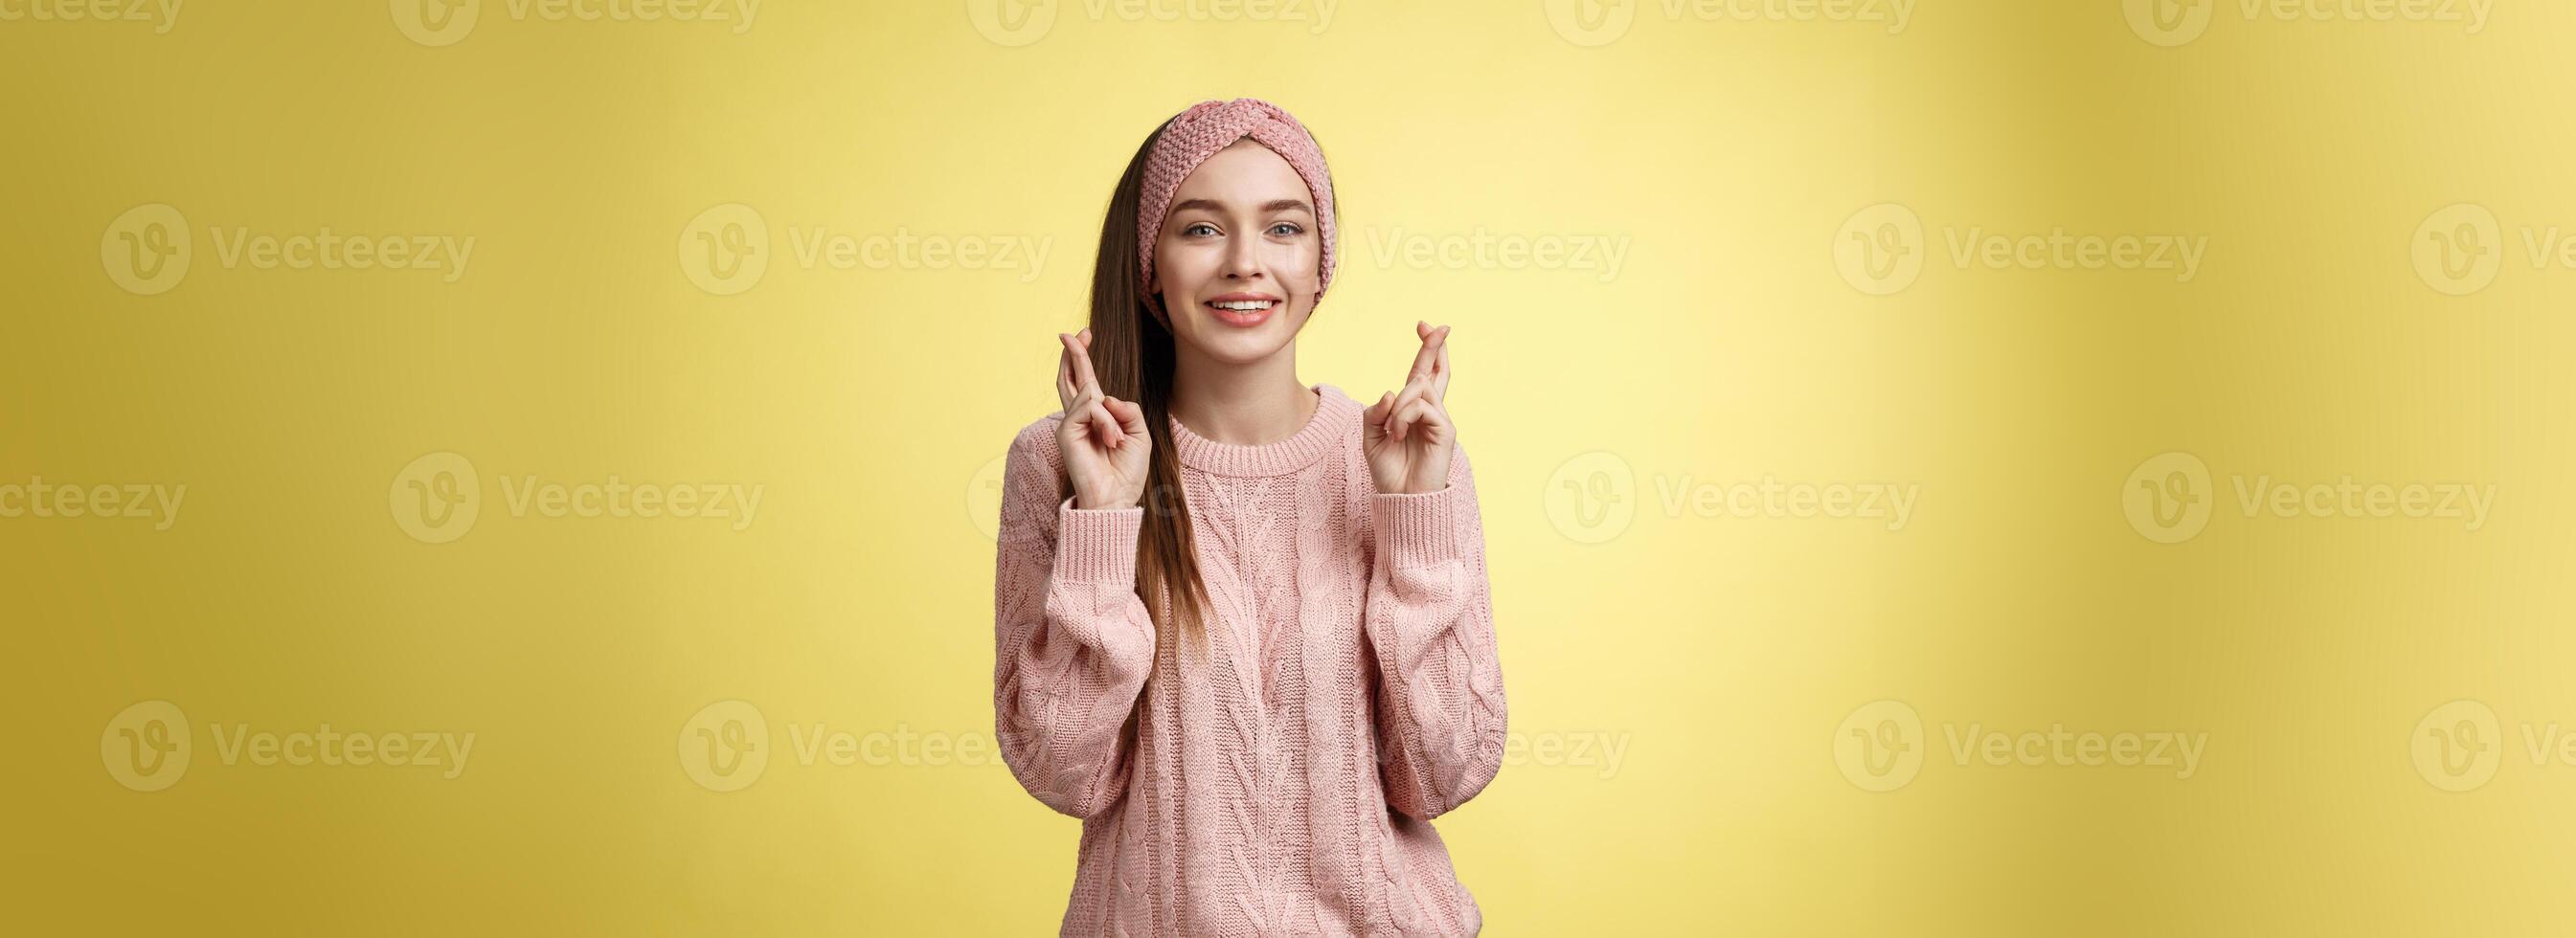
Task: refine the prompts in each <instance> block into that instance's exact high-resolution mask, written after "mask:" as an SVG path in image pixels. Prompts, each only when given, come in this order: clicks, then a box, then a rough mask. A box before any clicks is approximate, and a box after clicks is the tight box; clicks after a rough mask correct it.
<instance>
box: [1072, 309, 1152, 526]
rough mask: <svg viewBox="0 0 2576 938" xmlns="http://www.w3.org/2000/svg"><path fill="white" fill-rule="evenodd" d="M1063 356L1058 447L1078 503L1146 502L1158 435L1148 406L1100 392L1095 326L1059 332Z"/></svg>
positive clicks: (1128, 504) (1128, 505) (1101, 505)
mask: <svg viewBox="0 0 2576 938" xmlns="http://www.w3.org/2000/svg"><path fill="white" fill-rule="evenodd" d="M1055 337H1056V338H1057V339H1059V340H1062V341H1063V342H1064V356H1063V357H1062V358H1060V359H1057V361H1056V366H1055V393H1056V396H1057V397H1059V398H1062V399H1063V400H1064V421H1063V422H1062V423H1058V424H1056V426H1055V444H1056V449H1057V450H1058V451H1060V452H1062V453H1063V454H1064V472H1065V475H1067V476H1070V477H1072V479H1073V507H1075V508H1082V509H1091V508H1133V507H1136V506H1137V505H1140V504H1143V503H1144V501H1143V500H1144V497H1145V475H1146V473H1147V471H1148V470H1150V469H1151V468H1152V466H1153V455H1154V438H1153V436H1151V435H1150V434H1148V433H1147V432H1146V429H1145V408H1144V407H1143V405H1140V404H1137V403H1136V402H1134V401H1122V400H1119V399H1117V398H1114V397H1110V396H1108V395H1105V394H1102V393H1100V377H1099V375H1097V374H1096V373H1094V372H1093V371H1092V370H1091V330H1089V329H1084V330H1082V332H1080V333H1078V334H1075V335H1066V334H1064V333H1061V332H1059V333H1056V334H1055Z"/></svg>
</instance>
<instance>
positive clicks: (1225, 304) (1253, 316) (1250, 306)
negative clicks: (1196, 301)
mask: <svg viewBox="0 0 2576 938" xmlns="http://www.w3.org/2000/svg"><path fill="white" fill-rule="evenodd" d="M1279 302H1280V300H1279V298H1278V297H1275V296H1272V295H1270V294H1267V293H1228V294H1225V295H1223V296H1219V297H1215V298H1212V299H1209V300H1208V301H1206V302H1205V303H1202V304H1200V305H1202V306H1205V307H1207V308H1208V311H1209V312H1210V313H1213V314H1215V315H1216V321H1218V322H1221V323H1224V324H1226V325H1229V326H1234V327H1237V328H1242V329H1249V328H1252V327H1254V326H1258V325H1260V324H1262V323H1264V322H1268V321H1270V314H1271V312H1272V311H1274V310H1277V309H1278V308H1279Z"/></svg>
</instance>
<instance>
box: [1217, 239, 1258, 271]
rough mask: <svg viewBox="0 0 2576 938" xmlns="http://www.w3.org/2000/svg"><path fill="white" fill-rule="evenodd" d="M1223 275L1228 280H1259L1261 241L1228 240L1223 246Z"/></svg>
mask: <svg viewBox="0 0 2576 938" xmlns="http://www.w3.org/2000/svg"><path fill="white" fill-rule="evenodd" d="M1224 274H1225V278H1226V279H1228V280H1259V279H1261V239H1260V238H1234V239H1230V240H1228V241H1227V242H1226V245H1225V270H1224Z"/></svg>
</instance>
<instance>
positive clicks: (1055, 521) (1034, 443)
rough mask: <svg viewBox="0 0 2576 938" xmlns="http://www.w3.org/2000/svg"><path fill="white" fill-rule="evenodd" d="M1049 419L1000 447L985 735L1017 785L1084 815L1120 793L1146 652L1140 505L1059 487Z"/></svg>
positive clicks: (1149, 654)
mask: <svg viewBox="0 0 2576 938" xmlns="http://www.w3.org/2000/svg"><path fill="white" fill-rule="evenodd" d="M1041 433H1044V434H1052V433H1053V428H1052V427H1048V426H1043V425H1041V426H1037V427H1033V428H1032V429H1030V430H1028V431H1024V432H1022V433H1021V434H1020V436H1019V437H1018V438H1017V439H1015V440H1013V441H1012V443H1011V448H1010V452H1009V454H1008V455H1007V456H1006V457H1005V458H1004V461H1003V462H1004V467H1003V492H1002V517H1001V525H1000V529H999V538H998V540H999V545H998V547H997V556H996V558H995V561H994V571H995V572H994V579H993V624H994V636H995V645H994V654H993V731H994V732H993V735H994V739H995V740H996V741H997V742H998V743H999V745H1000V749H1001V752H1002V760H1003V762H1005V763H1006V764H1008V765H1009V766H1010V767H1011V774H1012V775H1013V776H1015V777H1017V778H1018V779H1019V782H1020V786H1021V787H1022V788H1026V789H1028V792H1029V794H1031V795H1034V796H1036V797H1037V799H1038V800H1039V801H1040V802H1043V803H1045V804H1046V806H1047V807H1050V808H1053V809H1055V810H1056V811H1058V812H1061V813H1064V814H1068V815H1072V816H1074V817H1080V818H1088V817H1091V816H1092V815H1094V814H1098V813H1099V812H1100V811H1101V810H1102V809H1104V808H1106V807H1108V806H1109V805H1111V804H1113V803H1116V802H1117V800H1118V799H1119V797H1120V796H1121V795H1123V794H1125V793H1126V789H1127V777H1128V762H1129V760H1130V758H1131V757H1132V752H1131V750H1132V749H1133V743H1131V742H1130V741H1129V738H1128V735H1127V732H1126V728H1127V721H1128V718H1129V716H1130V714H1131V713H1132V712H1133V711H1134V708H1135V704H1136V698H1137V694H1138V692H1139V691H1140V690H1141V689H1142V688H1143V687H1144V685H1145V678H1146V675H1147V674H1148V673H1149V672H1150V671H1151V670H1152V667H1153V661H1154V624H1153V619H1152V618H1151V617H1150V616H1149V615H1148V614H1147V613H1146V610H1145V603H1144V600H1142V599H1141V598H1139V597H1138V596H1137V595H1136V539H1137V534H1138V531H1139V530H1140V529H1141V528H1142V526H1143V523H1144V518H1145V509H1144V508H1143V507H1142V506H1138V507H1133V508H1123V509H1109V508H1102V509H1078V508H1075V507H1073V499H1071V498H1064V499H1061V500H1059V499H1058V498H1057V488H1056V486H1057V482H1056V468H1055V463H1054V460H1053V459H1052V458H1050V457H1052V455H1053V450H1052V447H1053V446H1054V445H1055V443H1054V441H1053V440H1052V439H1051V438H1046V437H1040V436H1038V434H1041Z"/></svg>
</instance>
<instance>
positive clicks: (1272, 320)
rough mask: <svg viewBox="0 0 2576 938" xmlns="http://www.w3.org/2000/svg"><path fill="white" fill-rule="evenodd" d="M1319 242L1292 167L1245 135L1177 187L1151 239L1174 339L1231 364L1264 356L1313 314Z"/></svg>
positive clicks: (1310, 205)
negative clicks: (1159, 230)
mask: <svg viewBox="0 0 2576 938" xmlns="http://www.w3.org/2000/svg"><path fill="white" fill-rule="evenodd" d="M1323 253H1324V252H1323V241H1322V238H1321V236H1320V235H1318V234H1317V233H1316V225H1315V205H1314V199H1313V197H1312V196H1311V195H1310V194H1309V193H1308V192H1307V191H1306V181H1305V179H1304V178H1302V177H1300V176H1298V175H1297V170H1296V168H1295V167H1292V166H1289V165H1288V161H1287V160H1285V159H1282V158H1281V157H1280V156H1279V154H1277V153H1273V152H1271V151H1270V148H1269V147H1265V146H1262V145H1261V144H1260V143H1258V142H1256V141H1254V140H1252V139H1251V138H1249V137H1246V138H1244V139H1242V140H1237V141H1235V142H1234V144H1233V145H1232V146H1228V147H1226V148H1225V149H1223V150H1219V151H1217V153H1216V155H1214V156H1211V157H1208V159H1207V162H1204V163H1200V164H1199V167H1198V169H1196V170H1193V171H1192V172H1191V173H1190V175H1189V178H1186V179H1183V180H1181V185H1180V188H1178V189H1175V190H1173V191H1172V207H1171V211H1170V212H1169V213H1168V214H1166V215H1165V216H1164V219H1163V230H1162V233H1161V234H1159V235H1157V236H1156V237H1155V239H1154V290H1155V292H1156V293H1158V294H1160V295H1161V296H1162V298H1163V308H1164V309H1165V310H1166V311H1167V312H1168V314H1169V317H1170V318H1169V320H1168V321H1167V322H1166V323H1165V325H1166V326H1167V327H1169V328H1170V329H1171V330H1172V334H1173V336H1175V337H1176V338H1178V339H1179V340H1180V341H1181V342H1182V343H1183V344H1185V345H1187V346H1189V347H1190V348H1193V349H1196V350H1197V351H1198V352H1199V353H1200V354H1203V355H1205V356H1207V357H1209V358H1212V359H1216V360H1218V361H1222V362H1226V363H1229V364H1247V363H1250V362H1255V361H1259V360H1261V359H1264V358H1267V357H1269V356H1270V355H1272V354H1275V353H1277V352H1278V351H1279V350H1280V349H1281V348H1282V347H1285V346H1286V345H1287V344H1288V343H1289V341H1290V340H1292V339H1295V338H1296V337H1297V330H1298V329H1301V328H1304V326H1305V325H1306V317H1307V315H1309V314H1310V313H1312V312H1313V311H1314V308H1315V288H1316V282H1317V280H1319V279H1320V278H1321V276H1322V266H1323Z"/></svg>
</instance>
